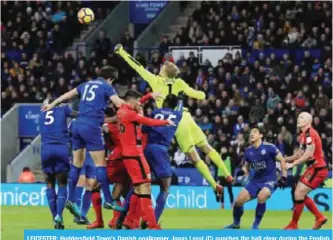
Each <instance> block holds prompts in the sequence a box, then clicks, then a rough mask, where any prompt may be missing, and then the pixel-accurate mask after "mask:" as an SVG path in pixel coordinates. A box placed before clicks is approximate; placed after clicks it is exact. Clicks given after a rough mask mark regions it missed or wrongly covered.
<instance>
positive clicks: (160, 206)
mask: <svg viewBox="0 0 333 240" xmlns="http://www.w3.org/2000/svg"><path fill="white" fill-rule="evenodd" d="M168 195H169V193H168V192H164V191H160V193H159V194H158V196H157V199H156V206H155V218H156V221H157V222H158V220H159V219H160V216H161V215H162V212H163V210H164V207H165V203H166V200H167V198H168Z"/></svg>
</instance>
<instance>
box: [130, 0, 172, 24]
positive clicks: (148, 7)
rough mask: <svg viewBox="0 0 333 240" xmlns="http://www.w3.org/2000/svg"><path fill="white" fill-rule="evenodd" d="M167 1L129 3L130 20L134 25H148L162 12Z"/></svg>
mask: <svg viewBox="0 0 333 240" xmlns="http://www.w3.org/2000/svg"><path fill="white" fill-rule="evenodd" d="M167 3H168V1H130V2H129V5H130V18H131V22H132V23H134V24H148V23H150V22H151V21H152V20H153V19H155V17H156V16H157V15H158V14H159V13H160V12H161V11H162V9H163V8H164V7H165V5H166V4H167Z"/></svg>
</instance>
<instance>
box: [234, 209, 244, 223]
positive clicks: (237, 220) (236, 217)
mask: <svg viewBox="0 0 333 240" xmlns="http://www.w3.org/2000/svg"><path fill="white" fill-rule="evenodd" d="M232 213H233V217H234V224H236V225H239V224H240V220H241V217H242V215H243V213H244V207H243V206H234V209H233V212H232Z"/></svg>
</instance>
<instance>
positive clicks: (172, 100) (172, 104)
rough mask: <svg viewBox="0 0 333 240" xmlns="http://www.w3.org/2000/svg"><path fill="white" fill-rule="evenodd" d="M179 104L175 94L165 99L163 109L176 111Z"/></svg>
mask: <svg viewBox="0 0 333 240" xmlns="http://www.w3.org/2000/svg"><path fill="white" fill-rule="evenodd" d="M177 104H178V99H177V96H176V95H174V94H169V95H168V96H166V98H165V99H164V102H163V107H165V108H171V109H175V108H176V107H177Z"/></svg>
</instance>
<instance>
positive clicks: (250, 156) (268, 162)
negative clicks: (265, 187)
mask: <svg viewBox="0 0 333 240" xmlns="http://www.w3.org/2000/svg"><path fill="white" fill-rule="evenodd" d="M278 153H279V150H278V148H277V147H276V146H275V145H274V144H271V143H266V142H263V143H262V144H261V145H260V146H259V147H258V148H255V147H254V146H250V147H248V148H247V149H246V150H245V154H244V158H245V161H246V162H248V163H249V164H250V166H251V170H252V171H251V173H252V174H251V175H252V176H251V180H253V181H260V182H266V181H276V180H277V176H276V164H275V163H276V161H275V157H276V156H277V155H278Z"/></svg>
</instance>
